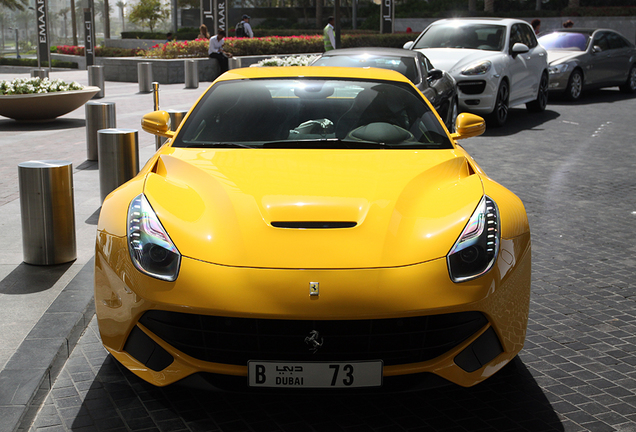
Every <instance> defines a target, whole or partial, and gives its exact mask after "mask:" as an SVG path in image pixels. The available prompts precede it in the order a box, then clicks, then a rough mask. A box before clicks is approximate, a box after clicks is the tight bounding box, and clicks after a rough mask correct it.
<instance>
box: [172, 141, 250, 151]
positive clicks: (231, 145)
mask: <svg viewBox="0 0 636 432" xmlns="http://www.w3.org/2000/svg"><path fill="white" fill-rule="evenodd" d="M183 144H184V145H183V146H182V147H187V148H190V147H194V148H207V147H215V148H248V149H253V148H254V147H252V146H248V145H245V144H238V143H233V142H223V141H219V142H208V141H184V142H183Z"/></svg>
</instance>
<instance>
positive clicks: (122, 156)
mask: <svg viewBox="0 0 636 432" xmlns="http://www.w3.org/2000/svg"><path fill="white" fill-rule="evenodd" d="M97 135H98V139H97V141H98V146H99V194H100V197H101V199H102V201H104V199H105V198H106V196H107V195H108V194H109V193H111V192H112V191H114V190H115V189H117V188H118V187H119V186H121V185H123V184H124V183H126V182H127V181H128V180H130V179H131V178H133V177H134V176H135V175H137V173H138V172H139V133H138V131H137V130H136V129H114V128H111V129H101V130H99V131H97Z"/></svg>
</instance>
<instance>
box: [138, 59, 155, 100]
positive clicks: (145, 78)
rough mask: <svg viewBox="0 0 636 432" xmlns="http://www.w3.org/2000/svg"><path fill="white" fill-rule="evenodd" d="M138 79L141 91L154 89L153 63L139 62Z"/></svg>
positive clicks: (145, 91)
mask: <svg viewBox="0 0 636 432" xmlns="http://www.w3.org/2000/svg"><path fill="white" fill-rule="evenodd" d="M137 81H138V82H139V93H150V92H151V91H152V63H147V62H146V63H137Z"/></svg>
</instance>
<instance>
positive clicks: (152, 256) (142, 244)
mask: <svg viewBox="0 0 636 432" xmlns="http://www.w3.org/2000/svg"><path fill="white" fill-rule="evenodd" d="M128 251H129V252H130V258H131V259H132V262H133V263H134V264H135V267H137V269H138V270H139V271H141V272H142V273H145V274H147V275H148V276H152V277H154V278H157V279H161V280H165V281H169V282H172V281H174V280H176V279H177V274H178V273H179V265H180V263H181V254H180V253H179V251H178V250H177V248H176V247H175V245H174V243H172V240H170V237H169V236H168V233H167V232H166V230H165V229H164V228H163V226H162V225H161V222H160V221H159V218H158V217H157V215H156V214H155V212H154V210H153V209H152V207H151V206H150V203H149V202H148V200H147V199H146V196H145V195H144V194H141V195H137V196H136V197H135V198H134V199H133V200H132V202H131V203H130V206H129V207H128Z"/></svg>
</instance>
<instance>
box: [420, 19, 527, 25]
mask: <svg viewBox="0 0 636 432" xmlns="http://www.w3.org/2000/svg"><path fill="white" fill-rule="evenodd" d="M457 21H465V22H471V23H477V24H503V25H509V24H516V23H523V24H528V25H530V24H529V23H528V22H527V21H524V20H520V19H516V18H495V17H492V18H478V17H467V18H446V19H441V20H437V21H435V22H433V23H432V24H431V25H435V24H442V23H448V22H457Z"/></svg>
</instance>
